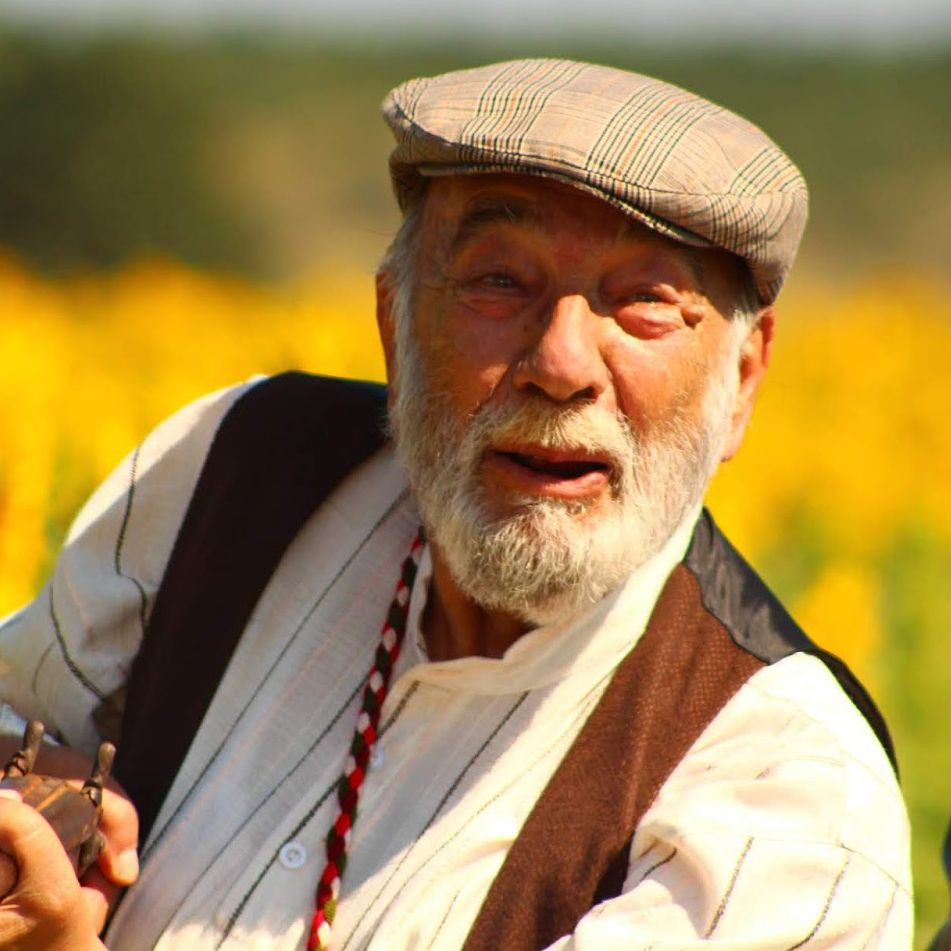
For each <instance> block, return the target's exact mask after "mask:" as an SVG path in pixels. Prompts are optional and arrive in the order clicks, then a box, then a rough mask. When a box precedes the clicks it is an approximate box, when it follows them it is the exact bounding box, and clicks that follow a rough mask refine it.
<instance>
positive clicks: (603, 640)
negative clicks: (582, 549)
mask: <svg viewBox="0 0 951 951" xmlns="http://www.w3.org/2000/svg"><path fill="white" fill-rule="evenodd" d="M700 511H701V506H700V505H699V504H698V505H697V506H696V507H695V508H694V509H692V510H691V511H690V513H689V514H688V516H687V517H686V518H685V519H684V520H683V522H681V524H680V525H679V526H678V527H677V528H676V529H675V530H674V532H673V533H672V534H671V536H670V538H669V539H668V540H667V542H666V544H665V545H664V547H663V548H662V549H661V550H660V551H659V552H658V553H657V554H656V555H655V556H654V557H653V558H651V559H650V560H649V561H647V562H645V563H644V564H643V565H641V566H640V567H639V568H637V569H636V570H635V571H633V572H632V573H631V574H630V575H629V576H628V578H627V579H626V580H625V581H624V582H623V583H622V584H621V585H619V586H618V587H617V588H615V589H614V591H612V592H611V593H610V594H608V595H606V596H605V597H604V598H602V599H601V600H600V601H599V602H597V603H596V604H594V605H592V606H591V607H590V608H588V609H587V610H585V611H584V612H583V613H581V614H579V615H577V616H576V617H574V618H573V619H571V620H570V621H567V622H564V623H557V624H550V625H546V626H544V627H539V628H535V629H534V630H531V631H528V632H527V633H526V634H524V635H522V637H520V638H519V639H518V640H517V641H516V642H515V643H514V644H513V645H512V646H511V647H510V648H509V649H508V650H507V651H506V652H505V654H504V656H502V657H501V658H490V657H463V658H459V659H458V660H448V661H436V662H431V661H430V660H429V658H428V657H427V654H426V642H425V640H424V638H423V632H422V616H423V610H424V608H425V606H426V598H427V596H428V593H429V589H430V584H431V582H432V574H433V566H432V559H431V557H430V551H429V546H428V545H427V546H426V548H425V550H424V551H423V555H422V559H421V561H420V565H419V571H418V573H417V575H416V581H415V583H414V585H413V590H412V593H411V596H410V604H409V616H408V618H407V635H408V636H407V639H406V642H407V644H406V648H405V649H406V650H407V651H408V652H409V654H410V656H409V657H408V658H407V659H408V661H409V663H410V664H411V671H412V673H411V675H412V677H413V678H414V679H416V680H422V681H426V682H430V683H434V684H439V685H440V686H442V687H445V688H447V689H451V690H463V691H468V692H472V693H482V694H503V693H512V692H518V691H523V690H532V689H536V688H539V687H544V686H547V685H549V684H552V683H555V682H557V681H560V680H562V679H564V678H566V677H568V676H571V675H573V674H575V673H579V672H581V671H587V672H590V673H591V674H592V675H596V674H597V672H598V671H597V669H596V668H602V669H603V671H604V674H607V673H609V672H610V671H611V670H613V669H614V667H616V666H617V664H618V663H619V662H620V661H621V659H622V658H623V657H624V656H625V654H627V653H628V651H630V650H631V648H632V647H633V646H634V645H635V644H636V643H637V641H638V639H639V638H640V636H641V634H643V632H644V629H645V628H646V627H647V622H648V620H649V619H650V615H651V612H652V611H653V609H654V604H655V603H656V601H657V598H658V597H659V596H660V592H661V589H662V588H663V586H664V583H665V582H666V580H667V578H668V576H669V575H670V573H671V572H672V571H673V569H674V567H675V566H676V565H677V564H678V563H679V562H680V561H682V560H683V557H684V555H685V554H686V551H687V547H688V546H689V544H690V539H691V537H692V536H693V530H694V527H695V525H696V522H697V519H698V517H699V515H700Z"/></svg>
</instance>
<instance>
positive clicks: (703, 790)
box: [551, 654, 912, 951]
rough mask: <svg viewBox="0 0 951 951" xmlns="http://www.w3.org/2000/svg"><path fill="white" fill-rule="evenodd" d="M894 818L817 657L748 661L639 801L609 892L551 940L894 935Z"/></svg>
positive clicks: (903, 935)
mask: <svg viewBox="0 0 951 951" xmlns="http://www.w3.org/2000/svg"><path fill="white" fill-rule="evenodd" d="M911 941H912V905H911V884H910V871H909V831H908V821H907V816H906V812H905V808H904V804H903V802H902V799H901V795H900V793H899V791H898V786H897V782H896V780H895V777H894V774H893V771H892V769H891V766H890V764H889V763H888V761H887V759H886V757H885V754H884V752H883V751H882V749H881V747H880V745H879V744H878V742H877V740H876V739H875V737H874V736H873V735H872V733H871V730H870V729H869V728H868V726H867V725H866V723H865V721H864V720H863V719H862V717H861V715H860V714H859V713H858V711H857V710H856V709H855V707H854V706H853V705H852V704H851V702H850V701H849V699H848V698H847V697H846V696H845V694H844V693H843V691H842V690H841V689H840V688H839V686H838V684H837V683H836V681H835V680H834V678H833V677H832V675H831V674H830V673H829V672H828V670H827V669H826V668H825V666H824V665H823V664H822V663H821V662H820V661H818V660H817V659H816V658H814V657H810V656H807V655H803V654H795V655H793V656H791V657H788V658H786V659H785V660H782V661H780V662H778V663H776V664H773V665H771V666H769V667H767V668H765V669H764V670H762V671H760V672H759V673H757V674H756V675H755V676H754V677H752V678H751V679H750V681H748V682H747V684H746V685H744V686H743V687H742V688H741V689H740V691H739V692H738V693H737V694H736V695H735V696H734V698H733V699H732V700H731V701H730V702H729V703H728V704H727V706H726V707H724V709H723V711H721V713H720V714H719V715H718V716H717V718H716V719H715V720H714V721H713V723H711V724H710V726H709V727H708V728H707V729H706V731H705V732H704V733H703V734H702V735H701V737H700V739H699V740H698V741H697V743H696V744H695V745H694V746H693V747H692V749H691V750H690V752H689V753H688V755H687V756H686V757H685V758H684V760H682V761H681V763H680V764H678V766H677V768H676V769H675V770H674V772H673V773H672V774H671V776H670V777H669V778H668V780H667V782H666V783H665V784H664V786H663V788H662V789H661V791H660V793H659V794H658V796H657V799H656V800H655V801H654V803H653V805H652V806H651V808H650V809H649V810H648V811H647V812H646V813H645V815H644V817H643V819H642V821H641V823H640V825H639V826H638V829H637V833H636V834H635V836H634V839H633V842H632V846H631V857H630V864H629V869H628V875H627V879H626V881H625V883H624V887H623V890H622V893H621V894H620V895H619V896H618V897H617V898H613V899H610V900H608V901H606V902H604V903H602V904H600V905H597V906H596V907H595V908H593V909H592V910H591V911H590V912H589V913H588V914H587V915H585V916H584V917H583V918H582V919H581V921H580V922H579V923H578V925H577V927H576V928H575V931H574V933H573V934H572V935H570V936H566V937H565V938H562V939H560V940H559V941H558V942H556V943H555V944H554V945H552V946H551V948H552V949H558V951H614V949H618V951H620V949H624V951H633V949H641V951H647V949H651V951H674V949H678V951H701V949H711V951H712V949H717V951H740V949H744V951H747V949H748V951H753V949H756V951H769V949H787V951H791V949H794V948H842V949H846V948H848V949H856V948H867V949H878V948H881V949H888V951H892V949H898V951H900V949H907V948H910V947H911Z"/></svg>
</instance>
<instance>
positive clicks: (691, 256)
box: [618, 218, 704, 290]
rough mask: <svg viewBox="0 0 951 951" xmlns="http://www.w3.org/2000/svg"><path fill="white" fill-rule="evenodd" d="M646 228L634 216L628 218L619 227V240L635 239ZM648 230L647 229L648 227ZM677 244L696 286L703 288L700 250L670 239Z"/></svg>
mask: <svg viewBox="0 0 951 951" xmlns="http://www.w3.org/2000/svg"><path fill="white" fill-rule="evenodd" d="M645 228H647V225H645V224H641V222H639V221H637V220H636V219H635V218H628V219H627V220H626V221H625V222H624V223H623V224H622V225H621V229H620V231H619V232H618V240H619V241H625V240H627V241H636V240H637V238H638V236H639V235H641V234H643V232H644V229H645ZM648 230H649V229H648ZM670 240H671V241H673V243H674V244H675V245H676V246H677V248H678V249H679V250H681V251H682V252H683V254H684V255H685V256H686V258H687V266H688V267H689V268H690V273H691V275H692V276H693V279H694V280H695V281H696V282H697V288H698V289H700V290H702V289H703V280H704V272H703V258H702V257H701V255H700V251H699V250H698V249H697V248H695V247H693V246H692V245H689V244H682V243H681V242H679V241H674V240H673V239H672V238H671V239H670Z"/></svg>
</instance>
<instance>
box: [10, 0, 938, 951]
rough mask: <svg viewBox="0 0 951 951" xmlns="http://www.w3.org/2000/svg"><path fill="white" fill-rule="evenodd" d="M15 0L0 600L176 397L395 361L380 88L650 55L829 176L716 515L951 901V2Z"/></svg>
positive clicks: (43, 562)
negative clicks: (480, 71) (799, 642)
mask: <svg viewBox="0 0 951 951" xmlns="http://www.w3.org/2000/svg"><path fill="white" fill-rule="evenodd" d="M550 7H551V4H550V3H548V2H545V3H543V2H541V0H521V2H520V3H518V4H511V3H508V2H503V0H481V2H480V3H479V4H469V5H466V6H465V7H464V8H463V7H459V9H456V10H454V9H449V10H447V9H446V5H445V3H436V2H435V0H403V2H401V3H400V4H398V5H397V4H393V3H392V2H384V0H351V2H349V3H348V4H346V5H345V6H344V5H341V4H339V3H337V4H331V3H329V2H328V0H164V2H163V3H162V4H161V6H160V7H159V5H151V4H145V3H141V2H136V0H0V615H3V614H5V613H6V612H7V611H11V610H13V609H15V608H16V607H17V606H19V605H20V604H22V603H23V602H24V601H26V600H28V599H29V598H30V597H31V596H32V594H33V593H34V592H35V591H36V590H37V588H38V587H39V586H40V585H41V584H42V583H43V581H44V579H45V577H46V576H47V574H48V571H49V569H50V564H51V558H52V557H53V554H54V553H55V551H56V548H57V546H58V545H59V543H60V541H61V539H62V537H63V534H64V532H65V530H66V527H67V525H68V523H69V520H70V518H71V517H72V515H73V514H74V513H75V510H76V508H77V507H78V505H79V504H80V503H81V501H82V500H83V498H84V497H85V496H86V495H87V494H88V492H89V491H90V490H91V489H92V487H93V486H94V485H95V484H96V483H97V482H98V481H99V480H101V479H102V477H103V476H104V475H105V474H106V473H107V472H108V471H109V470H110V468H111V467H112V466H114V465H115V464H116V462H118V460H119V459H120V458H121V457H122V456H123V455H124V454H125V453H126V452H128V451H129V450H130V449H131V448H132V447H133V446H134V445H135V444H136V443H137V442H138V441H139V440H140V439H141V438H142V436H143V434H144V433H145V432H146V431H147V430H148V429H149V428H150V427H151V426H153V425H154V424H155V423H156V422H157V421H158V420H159V419H161V418H162V417H163V416H165V415H167V414H168V413H170V412H171V411H172V410H174V409H175V408H177V407H178V406H179V405H181V404H182V403H183V402H185V401H187V400H189V399H191V398H193V397H195V396H198V395H199V394H201V393H203V392H206V391H208V390H210V389H214V388H217V387H220V386H224V385H227V384H230V383H233V382H235V381H237V380H240V379H243V378H246V377H247V376H249V375H251V374H253V373H259V372H263V373H269V372H273V371H276V370H280V369H283V368H285V367H290V366H299V367H304V368H307V369H312V370H316V371H320V372H327V373H333V374H339V375H347V376H356V377H366V378H374V379H381V378H382V374H383V363H382V358H381V356H380V353H379V351H378V348H377V343H376V339H375V329H374V321H373V303H372V293H371V291H372V273H373V269H374V265H375V262H376V260H377V259H378V258H379V256H380V254H381V253H382V251H383V249H384V247H385V246H386V244H387V242H388V240H389V238H390V237H391V236H392V234H393V232H394V230H395V228H396V226H397V216H396V212H395V209H394V205H393V201H392V199H391V196H390V193H389V184H388V180H387V175H386V163H385V156H386V154H387V152H388V149H389V142H388V133H387V132H386V130H385V128H384V126H383V123H382V122H381V121H380V119H379V115H378V107H379V102H380V100H381V98H382V97H383V95H384V94H385V92H386V91H387V89H388V88H390V87H391V86H392V85H395V84H396V83H398V82H400V81H402V80H404V79H406V78H409V77H411V76H417V75H425V74H431V73H433V72H438V71H441V70H444V69H451V68H459V67H464V66H468V65H476V64H480V63H484V62H489V61H492V60H495V59H502V58H506V57H512V56H524V55H560V56H561V55H563V56H570V57H573V58H583V59H590V60H594V61H598V62H604V63H610V64H613V65H617V66H622V67H628V68H631V69H634V70H637V71H641V72H647V73H652V74H654V75H656V76H659V77H661V78H663V79H666V80H669V81H672V82H674V83H678V84H680V85H684V86H687V87H688V88H690V89H693V90H696V91H698V92H700V93H702V94H704V95H706V96H707V97H709V98H711V99H714V100H715V101H718V102H720V103H722V104H724V105H726V106H728V107H730V108H732V109H734V110H736V111H738V112H740V113H742V114H743V115H745V116H747V117H749V118H751V119H752V120H754V121H755V122H757V123H758V124H760V125H761V126H763V127H764V128H765V129H766V130H767V131H768V132H769V133H770V134H771V135H772V136H773V137H774V138H775V139H777V140H778V141H779V142H780V143H781V144H782V145H783V147H784V148H785V149H786V150H787V151H788V152H789V154H790V155H791V156H792V157H793V158H794V159H795V160H796V161H797V162H798V164H799V165H800V166H801V168H802V169H803V171H804V172H805V175H806V178H807V179H808V181H809V183H810V186H811V190H812V200H813V213H812V219H811V223H810V226H809V229H808V232H807V237H806V240H805V243H804V245H803V249H802V254H801V259H800V263H799V264H798V266H797V269H796V270H795V271H794V273H793V277H792V279H791V280H790V282H789V285H788V289H787V290H786V291H784V293H783V296H782V297H781V298H780V301H779V324H778V334H777V337H778V339H777V345H776V354H775V358H774V365H773V368H772V369H771V372H770V379H769V380H768V381H767V384H766V387H765V391H764V393H763V396H762V400H761V405H760V407H759V409H758V413H757V416H756V418H755V420H754V426H753V428H752V430H751V432H750V435H749V437H748V440H747V444H746V446H745V447H744V449H743V451H742V452H741V454H740V456H739V457H738V458H737V459H736V460H735V461H734V462H733V463H731V464H730V465H729V466H726V467H725V468H724V471H723V472H722V473H721V474H720V475H719V476H718V477H717V481H716V483H715V485H714V487H713V489H712V491H711V493H710V499H709V501H710V504H711V507H712V508H713V510H714V512H715V513H716V514H717V516H718V518H719V520H720V522H721V524H722V525H723V526H724V528H725V529H726V531H727V533H728V534H729V535H731V536H732V538H733V540H734V541H735V542H736V543H737V544H738V546H739V547H740V549H741V550H742V551H744V552H745V554H746V555H747V556H748V557H749V558H750V560H751V561H752V562H753V563H754V565H755V566H756V567H757V568H758V569H759V571H760V572H761V573H762V574H763V575H764V576H765V577H766V579H767V581H768V582H769V583H770V584H771V585H772V586H773V587H774V588H775V589H776V590H777V591H778V592H779V594H780V595H781V596H782V597H783V599H784V600H785V601H786V603H787V604H788V605H789V606H790V607H791V609H792V611H793V613H794V614H795V615H796V617H797V618H798V619H799V621H800V622H801V623H802V624H803V625H804V626H805V627H806V629H807V630H809V631H810V632H811V633H812V635H813V636H814V637H815V638H816V639H817V640H818V641H820V643H822V644H823V645H824V646H826V647H828V648H829V649H831V650H833V651H835V652H837V653H839V654H841V655H842V656H843V657H844V658H846V659H847V660H848V662H849V663H850V664H851V665H852V666H853V667H854V668H855V669H856V670H857V672H858V673H859V674H860V675H861V676H862V677H863V678H864V680H865V681H866V683H867V684H868V685H869V687H870V689H871V692H872V693H873V695H874V696H875V698H876V700H877V701H878V702H879V704H880V705H881V707H882V708H883V710H884V711H885V713H886V717H887V719H888V721H889V723H890V725H891V728H892V731H893V733H894V736H895V740H896V744H897V747H898V753H899V758H900V761H901V767H902V781H903V786H904V790H905V794H906V797H907V800H908V803H909V808H910V811H911V816H912V823H913V834H914V855H913V859H914V872H915V879H916V889H917V914H918V923H917V924H918V928H917V935H918V936H917V945H916V946H917V947H923V946H924V945H925V943H926V941H927V939H928V937H929V936H930V935H931V934H933V933H934V931H935V930H936V928H937V926H938V924H939V922H940V920H941V919H942V918H943V917H944V915H945V914H946V913H947V910H948V894H947V889H946V885H945V883H944V881H943V879H942V876H941V872H940V866H939V847H940V840H941V836H942V833H943V830H944V827H945V826H946V824H947V822H948V815H949V808H951V743H949V726H951V717H949V714H948V702H949V697H951V652H949V650H948V632H949V631H951V492H949V486H951V427H949V426H948V424H947V414H948V412H949V409H951V373H949V365H951V298H949V291H951V275H949V264H951V238H949V235H951V105H949V103H951V5H949V4H947V2H946V0H905V2H904V3H903V4H901V6H900V7H899V5H898V4H895V3H893V2H891V0H854V2H851V3H848V4H844V3H836V0H800V2H799V3H797V4H789V3H788V2H783V3H778V2H776V3H772V2H762V3H758V4H755V5H748V4H747V5H740V4H739V3H738V2H736V0H639V2H638V3H637V4H636V9H635V5H634V4H632V3H628V4H625V3H622V2H620V0H585V2H584V3H583V4H582V3H577V4H575V5H574V7H572V6H571V5H568V6H566V7H564V8H563V9H562V12H560V13H558V14H553V13H552V10H551V9H550Z"/></svg>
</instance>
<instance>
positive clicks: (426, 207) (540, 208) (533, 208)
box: [418, 173, 749, 295]
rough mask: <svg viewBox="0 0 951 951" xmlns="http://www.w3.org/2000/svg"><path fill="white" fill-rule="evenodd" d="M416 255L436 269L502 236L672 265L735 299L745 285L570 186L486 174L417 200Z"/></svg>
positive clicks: (729, 262)
mask: <svg viewBox="0 0 951 951" xmlns="http://www.w3.org/2000/svg"><path fill="white" fill-rule="evenodd" d="M420 201H421V207H420V209H419V211H418V213H419V214H420V217H421V227H422V234H421V236H420V237H421V241H422V246H423V248H424V256H425V257H427V258H429V259H435V260H437V261H440V262H444V261H446V260H447V259H451V258H452V257H454V256H455V255H457V254H459V253H461V252H462V251H463V250H464V249H465V248H466V247H468V246H469V245H470V244H471V243H472V242H474V241H475V240H476V239H477V238H480V237H483V236H489V237H490V238H494V237H496V236H498V235H500V234H503V233H513V232H514V233H520V234H526V235H529V236H537V237H539V238H540V239H542V240H546V239H551V240H554V239H556V238H558V239H560V240H562V241H568V242H570V243H573V245H574V246H575V247H577V249H578V252H579V254H581V253H584V252H585V251H590V252H592V253H595V252H599V251H603V250H605V249H608V248H618V247H621V248H625V249H629V250H630V251H631V253H637V254H639V255H641V256H644V257H650V258H652V259H659V258H669V259H674V260H676V261H677V262H678V264H680V265H681V266H682V267H683V268H685V269H686V270H687V271H688V272H689V274H690V275H691V276H692V278H693V281H694V283H695V285H696V286H697V287H700V288H703V287H704V286H705V284H707V283H709V280H710V278H711V274H712V273H713V274H716V273H718V272H719V273H722V274H724V275H726V277H727V279H728V280H729V281H730V282H731V283H732V284H735V285H736V287H735V289H734V290H732V291H731V294H733V295H738V294H741V293H742V291H743V288H745V287H747V286H748V285H749V274H748V271H747V269H746V267H745V264H744V262H743V261H742V260H741V259H739V258H738V257H737V256H736V255H733V254H730V253H729V252H725V251H722V250H720V249H717V248H697V247H694V246H691V245H688V244H684V243H681V242H679V241H676V240H674V239H673V238H670V237H668V236H666V235H663V234H659V233H658V232H657V231H655V230H653V229H651V228H648V227H647V226H645V225H644V224H643V223H642V222H640V221H638V220H637V219H636V218H634V217H632V216H631V215H628V214H626V213H625V212H623V211H622V210H620V209H618V208H616V207H615V206H613V205H612V204H610V203H608V202H606V201H604V200H603V199H601V198H600V197H598V196H595V195H592V194H590V193H589V192H588V191H586V190H585V189H582V188H578V187H577V186H574V185H570V184H566V183H562V182H556V181H551V180H550V179H546V178H540V177H537V176H531V175H516V174H510V173H494V174H488V173H487V174H482V175H460V176H451V175H450V176H443V177H440V178H436V179H433V180H431V181H430V182H429V183H428V187H427V189H426V191H425V193H424V194H423V195H421V196H420Z"/></svg>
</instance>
